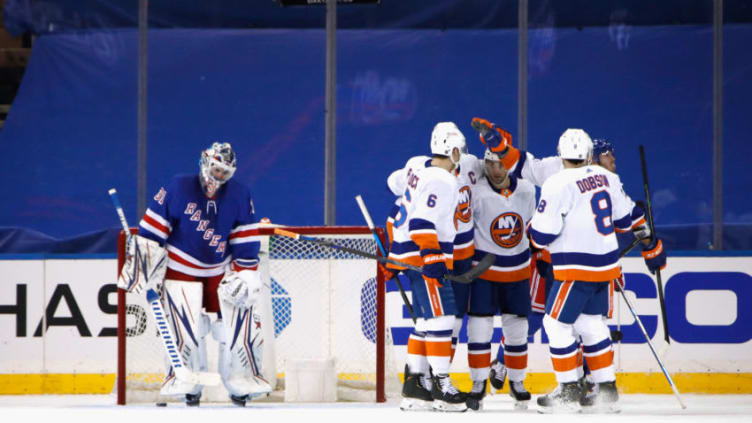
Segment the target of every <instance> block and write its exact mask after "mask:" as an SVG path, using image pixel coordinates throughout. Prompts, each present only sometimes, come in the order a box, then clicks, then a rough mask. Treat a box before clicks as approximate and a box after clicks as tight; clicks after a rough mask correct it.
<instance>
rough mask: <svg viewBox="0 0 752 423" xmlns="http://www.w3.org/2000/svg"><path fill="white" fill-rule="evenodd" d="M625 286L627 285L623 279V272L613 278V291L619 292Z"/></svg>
mask: <svg viewBox="0 0 752 423" xmlns="http://www.w3.org/2000/svg"><path fill="white" fill-rule="evenodd" d="M625 286H627V283H626V282H625V281H624V274H622V275H620V276H619V277H618V278H616V279H614V291H616V292H619V291H621V290H623V289H625V288H624V287H625Z"/></svg>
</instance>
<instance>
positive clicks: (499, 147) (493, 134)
mask: <svg viewBox="0 0 752 423" xmlns="http://www.w3.org/2000/svg"><path fill="white" fill-rule="evenodd" d="M470 125H471V126H472V127H473V129H475V130H476V131H478V135H479V137H480V141H481V142H482V143H483V144H484V145H485V146H486V147H488V148H489V149H490V150H491V151H492V152H494V153H497V154H498V155H499V156H500V157H502V158H503V157H504V156H505V155H506V153H507V152H508V151H509V147H510V146H511V145H512V134H510V133H509V132H507V131H505V130H503V129H501V128H499V127H498V126H496V124H494V123H491V122H489V121H488V120H486V119H483V118H477V117H476V118H473V120H472V122H471V123H470Z"/></svg>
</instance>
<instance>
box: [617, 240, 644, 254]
mask: <svg viewBox="0 0 752 423" xmlns="http://www.w3.org/2000/svg"><path fill="white" fill-rule="evenodd" d="M639 242H640V240H639V239H638V238H635V239H634V240H633V241H632V243H631V244H629V245H627V246H626V247H624V249H623V250H621V251H619V258H622V257H624V256H626V255H627V254H629V252H630V251H632V248H634V247H635V245H637V244H638V243H639Z"/></svg>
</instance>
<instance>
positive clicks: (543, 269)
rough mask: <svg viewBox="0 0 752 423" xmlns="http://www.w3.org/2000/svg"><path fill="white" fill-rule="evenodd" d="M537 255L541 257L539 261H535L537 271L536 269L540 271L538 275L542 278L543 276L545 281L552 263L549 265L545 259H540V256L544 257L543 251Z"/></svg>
mask: <svg viewBox="0 0 752 423" xmlns="http://www.w3.org/2000/svg"><path fill="white" fill-rule="evenodd" d="M537 255H538V256H539V257H538V259H537V260H536V261H535V269H536V270H537V271H538V274H540V276H541V277H542V278H544V279H545V278H546V275H547V274H548V271H549V269H550V266H551V263H549V262H547V261H545V260H543V259H542V258H541V257H540V256H542V255H543V250H541V251H540V252H538V253H537Z"/></svg>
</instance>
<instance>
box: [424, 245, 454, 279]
mask: <svg viewBox="0 0 752 423" xmlns="http://www.w3.org/2000/svg"><path fill="white" fill-rule="evenodd" d="M420 254H421V255H422V256H423V279H425V280H426V282H428V283H433V284H435V285H436V286H438V287H439V288H440V287H441V286H442V285H441V282H439V281H440V280H441V279H443V278H444V275H446V274H447V273H448V270H447V267H446V258H445V257H444V254H443V253H442V252H441V251H440V250H423V251H421V252H420ZM429 279H433V280H434V281H430V280H429Z"/></svg>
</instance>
